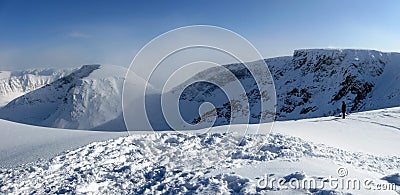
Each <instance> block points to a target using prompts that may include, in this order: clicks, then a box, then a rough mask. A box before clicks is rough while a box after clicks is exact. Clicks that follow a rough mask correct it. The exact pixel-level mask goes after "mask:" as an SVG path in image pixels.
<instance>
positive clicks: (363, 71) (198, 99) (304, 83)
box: [172, 49, 400, 125]
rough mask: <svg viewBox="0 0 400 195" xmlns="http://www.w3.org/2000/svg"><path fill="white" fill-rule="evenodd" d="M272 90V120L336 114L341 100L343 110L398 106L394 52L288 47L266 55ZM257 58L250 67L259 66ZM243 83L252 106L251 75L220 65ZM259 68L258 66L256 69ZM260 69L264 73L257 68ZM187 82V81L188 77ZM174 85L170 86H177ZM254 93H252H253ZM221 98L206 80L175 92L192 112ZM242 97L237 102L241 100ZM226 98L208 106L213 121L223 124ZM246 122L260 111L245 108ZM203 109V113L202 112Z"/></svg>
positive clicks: (398, 64)
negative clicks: (282, 52) (275, 54)
mask: <svg viewBox="0 0 400 195" xmlns="http://www.w3.org/2000/svg"><path fill="white" fill-rule="evenodd" d="M265 62H266V63H267V65H268V67H269V69H270V71H271V74H272V76H273V78H274V84H275V88H276V95H277V108H276V112H277V113H276V114H277V119H278V120H290V119H301V118H310V117H321V116H332V115H336V114H339V112H340V110H339V109H340V108H341V107H340V105H341V102H342V101H345V102H346V103H347V107H348V112H358V111H364V110H373V109H379V108H386V107H394V106H399V105H400V95H399V92H400V73H399V72H398V71H397V70H398V69H399V68H400V54H399V53H383V52H379V51H372V50H353V49H345V50H340V49H304V50H296V51H294V55H293V56H288V57H278V58H271V59H266V60H265ZM263 65H264V64H263V63H262V62H260V61H258V62H252V63H250V66H256V67H259V66H263ZM225 68H227V69H229V70H230V71H231V72H232V73H233V74H235V76H236V77H237V78H238V80H239V81H241V83H242V84H243V87H244V89H245V92H246V94H244V93H243V96H247V97H248V98H249V103H250V105H251V107H255V108H257V106H254V105H257V104H259V101H260V98H259V97H260V96H259V95H257V93H258V94H260V93H259V92H257V86H256V84H255V82H254V80H251V77H252V76H251V75H250V74H248V70H247V69H246V68H245V66H244V65H242V64H230V65H225ZM219 69H223V68H222V67H216V68H213V70H212V71H210V70H205V71H204V72H200V73H199V74H198V75H196V76H194V77H193V80H195V79H198V77H202V78H203V79H206V80H207V79H210V80H212V78H219V79H223V78H224V75H222V74H219V72H220V71H219ZM260 69H261V70H262V68H260ZM257 73H258V74H265V72H262V71H260V72H257ZM189 82H190V80H189ZM179 88H180V86H178V87H177V88H176V89H174V90H172V93H174V91H178V90H177V89H179ZM253 92H255V93H253ZM215 99H220V100H224V99H226V98H225V96H224V94H223V93H221V90H220V89H219V88H217V87H215V86H214V85H212V84H210V83H204V82H203V83H201V84H193V85H191V86H189V87H188V88H186V89H185V91H184V92H183V93H182V94H181V95H180V104H181V105H183V106H184V107H185V108H189V109H192V111H187V110H186V111H185V112H188V113H190V112H193V113H194V112H195V113H198V111H197V110H198V108H199V105H200V104H201V103H202V102H205V101H209V102H212V100H215ZM246 103H247V102H241V104H246ZM230 106H231V104H230V102H229V101H227V100H225V102H219V103H218V104H216V108H215V109H214V110H213V111H214V113H215V114H214V115H213V116H215V115H217V116H218V117H217V120H216V124H215V125H224V124H229V122H230V115H229V114H227V113H229V112H230V110H231V109H230ZM250 111H251V116H252V119H251V120H250V123H257V120H258V119H259V116H260V111H259V110H257V109H253V110H250ZM208 113H212V111H210V112H208ZM208 113H207V114H208ZM207 114H204V115H203V116H201V117H198V116H197V117H196V116H194V117H192V118H187V117H186V119H185V120H186V121H187V122H189V123H193V124H195V123H201V122H203V121H206V120H207V118H210V117H213V116H210V115H209V114H208V115H207Z"/></svg>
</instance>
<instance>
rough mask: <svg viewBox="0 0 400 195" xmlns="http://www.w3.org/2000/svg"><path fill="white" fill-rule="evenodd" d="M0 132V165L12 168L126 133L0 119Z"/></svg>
mask: <svg viewBox="0 0 400 195" xmlns="http://www.w3.org/2000/svg"><path fill="white" fill-rule="evenodd" d="M0 135H1V137H0V167H16V166H19V165H22V164H25V163H29V162H34V161H37V160H39V159H45V160H48V159H50V158H52V157H54V156H56V155H57V154H59V153H61V152H64V151H66V150H71V149H76V148H78V147H81V146H84V145H86V144H89V143H91V142H94V141H105V140H108V139H112V138H117V137H120V136H125V135H127V133H126V132H102V131H87V130H86V131H85V130H72V129H55V128H54V129H53V128H46V127H36V126H30V125H24V124H19V123H14V122H9V121H5V120H1V119H0Z"/></svg>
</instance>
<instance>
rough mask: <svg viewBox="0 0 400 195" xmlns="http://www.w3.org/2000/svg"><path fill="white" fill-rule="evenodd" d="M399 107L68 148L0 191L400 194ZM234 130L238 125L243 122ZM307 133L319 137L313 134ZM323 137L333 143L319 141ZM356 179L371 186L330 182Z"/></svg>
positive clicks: (8, 179)
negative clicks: (372, 134)
mask: <svg viewBox="0 0 400 195" xmlns="http://www.w3.org/2000/svg"><path fill="white" fill-rule="evenodd" d="M399 111H400V108H392V109H384V110H377V111H373V112H363V113H357V114H352V115H350V116H349V119H345V120H340V121H339V120H337V119H336V118H334V117H330V118H320V119H305V120H298V121H284V122H279V123H278V124H277V125H276V126H275V128H274V131H273V132H274V133H273V134H271V135H269V136H268V135H249V136H246V137H244V138H243V137H242V136H240V133H239V134H238V133H235V132H231V133H218V131H219V130H218V129H219V128H218V127H216V128H213V129H212V130H211V132H210V133H207V134H196V133H191V134H179V133H176V132H175V133H174V132H164V133H156V134H148V133H147V134H140V133H138V134H131V135H130V136H128V137H121V138H117V139H113V140H109V141H105V142H95V143H91V144H89V145H86V146H84V147H81V148H78V149H75V150H72V151H66V152H64V153H62V154H60V155H58V156H56V157H55V158H52V159H51V160H49V161H40V162H36V163H31V164H27V165H23V166H19V167H15V168H13V169H6V168H3V169H0V178H1V180H0V192H2V193H39V194H42V193H68V194H74V193H96V194H97V193H102V194H104V193H112V194H138V193H156V194H162V193H166V194H169V193H173V194H175V193H200V194H210V193H211V194H215V193H231V194H243V193H246V194H267V193H268V194H271V193H272V194H274V193H277V194H309V193H314V194H340V193H352V194H396V191H394V190H393V189H395V188H396V189H397V193H399V192H400V191H399V190H400V182H398V181H399V179H400V176H399V172H400V156H399V153H398V151H397V150H396V148H398V146H399V144H397V145H396V143H394V142H393V143H392V142H391V141H393V140H396V139H398V137H399V136H400V135H399V134H400V131H399V130H398V129H396V128H398V127H399V124H398V122H399V120H398V117H399V115H398V114H399ZM370 119H371V120H370ZM310 120H318V121H319V122H318V123H316V122H313V121H310ZM383 122H384V123H383ZM379 123H382V124H379ZM385 125H386V126H385ZM390 126H393V127H390ZM234 127H235V129H237V130H240V129H241V128H242V127H243V125H235V126H234ZM326 127H331V129H327V130H326ZM368 128H371V131H372V130H378V129H379V132H380V136H379V137H376V140H377V141H376V143H373V142H371V144H372V146H371V147H366V148H363V147H362V148H361V149H360V148H358V147H359V146H362V145H359V143H364V142H365V141H366V140H363V139H364V138H365V137H363V136H362V134H363V133H364V132H365V131H366V129H367V130H368ZM345 130H348V131H349V132H350V135H351V136H354V135H357V134H358V135H360V137H359V138H358V137H354V140H352V141H351V142H345V143H346V144H343V142H342V141H341V140H340V138H341V137H346V134H345V133H343V131H345ZM213 131H214V132H213ZM309 132H314V133H316V134H319V135H320V136H314V137H308V136H309V135H310V133H309ZM282 133H284V134H285V135H284V134H282ZM296 133H297V134H296ZM294 134H296V136H297V135H298V136H300V137H301V138H299V137H294V136H293V135H294ZM311 134H312V133H311ZM325 137H332V138H333V141H331V142H327V144H321V143H323V142H325V141H326V140H325ZM308 140H313V142H310V141H308ZM378 142H379V143H378ZM388 143H389V144H388ZM392 147H393V148H392ZM378 151H385V152H382V153H379V152H378ZM338 170H339V171H338ZM266 177H268V178H269V179H274V178H275V179H279V178H283V179H285V180H286V181H288V180H290V179H292V180H298V181H305V180H315V181H316V182H319V184H321V183H324V184H325V186H324V188H315V187H314V188H304V189H303V188H290V186H288V183H285V185H284V186H285V187H289V188H287V189H286V188H285V187H280V186H277V184H276V183H275V184H274V185H271V186H262V185H260V182H262V181H263V179H264V178H266ZM330 177H331V179H329V178H330ZM354 178H355V179H359V180H360V181H364V180H365V179H370V180H371V181H373V183H368V185H364V184H361V186H360V189H354V190H353V189H347V188H346V187H347V186H344V187H343V188H341V187H337V188H335V187H334V186H333V187H331V186H329V185H328V182H329V180H330V181H333V180H334V179H341V180H344V181H347V180H353V179H354ZM388 181H390V182H392V183H396V184H397V186H393V185H391V188H390V189H389V190H378V188H379V187H382V184H383V185H386V186H388ZM349 187H351V186H349ZM367 188H369V189H367Z"/></svg>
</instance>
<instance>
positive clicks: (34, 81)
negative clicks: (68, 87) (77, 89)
mask: <svg viewBox="0 0 400 195" xmlns="http://www.w3.org/2000/svg"><path fill="white" fill-rule="evenodd" d="M73 71H74V70H73V69H65V70H57V69H35V70H25V71H0V107H1V106H4V105H6V104H8V103H9V102H10V101H11V100H13V99H15V98H17V97H19V96H21V95H23V94H25V93H28V92H30V91H33V90H35V89H38V88H40V87H42V86H44V85H46V84H49V83H51V82H53V81H55V80H57V79H59V78H61V77H64V76H66V75H68V74H70V73H71V72H73Z"/></svg>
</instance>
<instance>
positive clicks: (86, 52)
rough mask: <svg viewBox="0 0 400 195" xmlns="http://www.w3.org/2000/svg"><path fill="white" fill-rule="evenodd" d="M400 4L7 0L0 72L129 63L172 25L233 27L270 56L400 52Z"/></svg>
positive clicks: (0, 20)
mask: <svg viewBox="0 0 400 195" xmlns="http://www.w3.org/2000/svg"><path fill="white" fill-rule="evenodd" d="M399 9H400V1H398V0H383V1H368V0H354V1H351V0H347V1H346V0H337V1H336V0H335V1H333V0H331V1H327V0H304V1H297V0H291V1H290V0H281V1H278V0H276V1H211V0H210V1H209V0H201V1H92V0H86V1H75V0H70V1H61V0H60V1H44V0H38V1H28V0H26V1H21V0H16V1H4V0H0V69H3V70H4V69H8V70H12V69H25V68H32V67H54V66H55V67H66V66H73V67H77V66H79V65H81V64H91V63H101V64H115V65H121V66H129V64H130V62H131V60H132V59H133V57H134V56H135V54H136V53H137V52H138V50H139V49H140V48H141V47H143V46H144V45H145V44H146V43H147V42H149V41H150V40H151V39H153V38H155V37H156V36H158V35H160V34H161V33H164V32H166V31H169V30H172V29H174V28H177V27H182V26H187V25H196V24H208V25H216V26H220V27H224V28H227V29H229V30H233V31H235V32H236V33H238V34H240V35H242V36H244V37H245V38H247V39H248V40H249V41H250V42H251V43H253V44H254V46H255V47H256V48H257V49H258V50H259V51H260V52H261V54H262V55H263V56H264V57H265V58H267V57H273V56H281V55H291V54H292V52H293V50H294V49H298V48H328V47H334V48H363V49H377V50H382V51H397V52H399V51H400V25H399V21H400V12H399Z"/></svg>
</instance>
